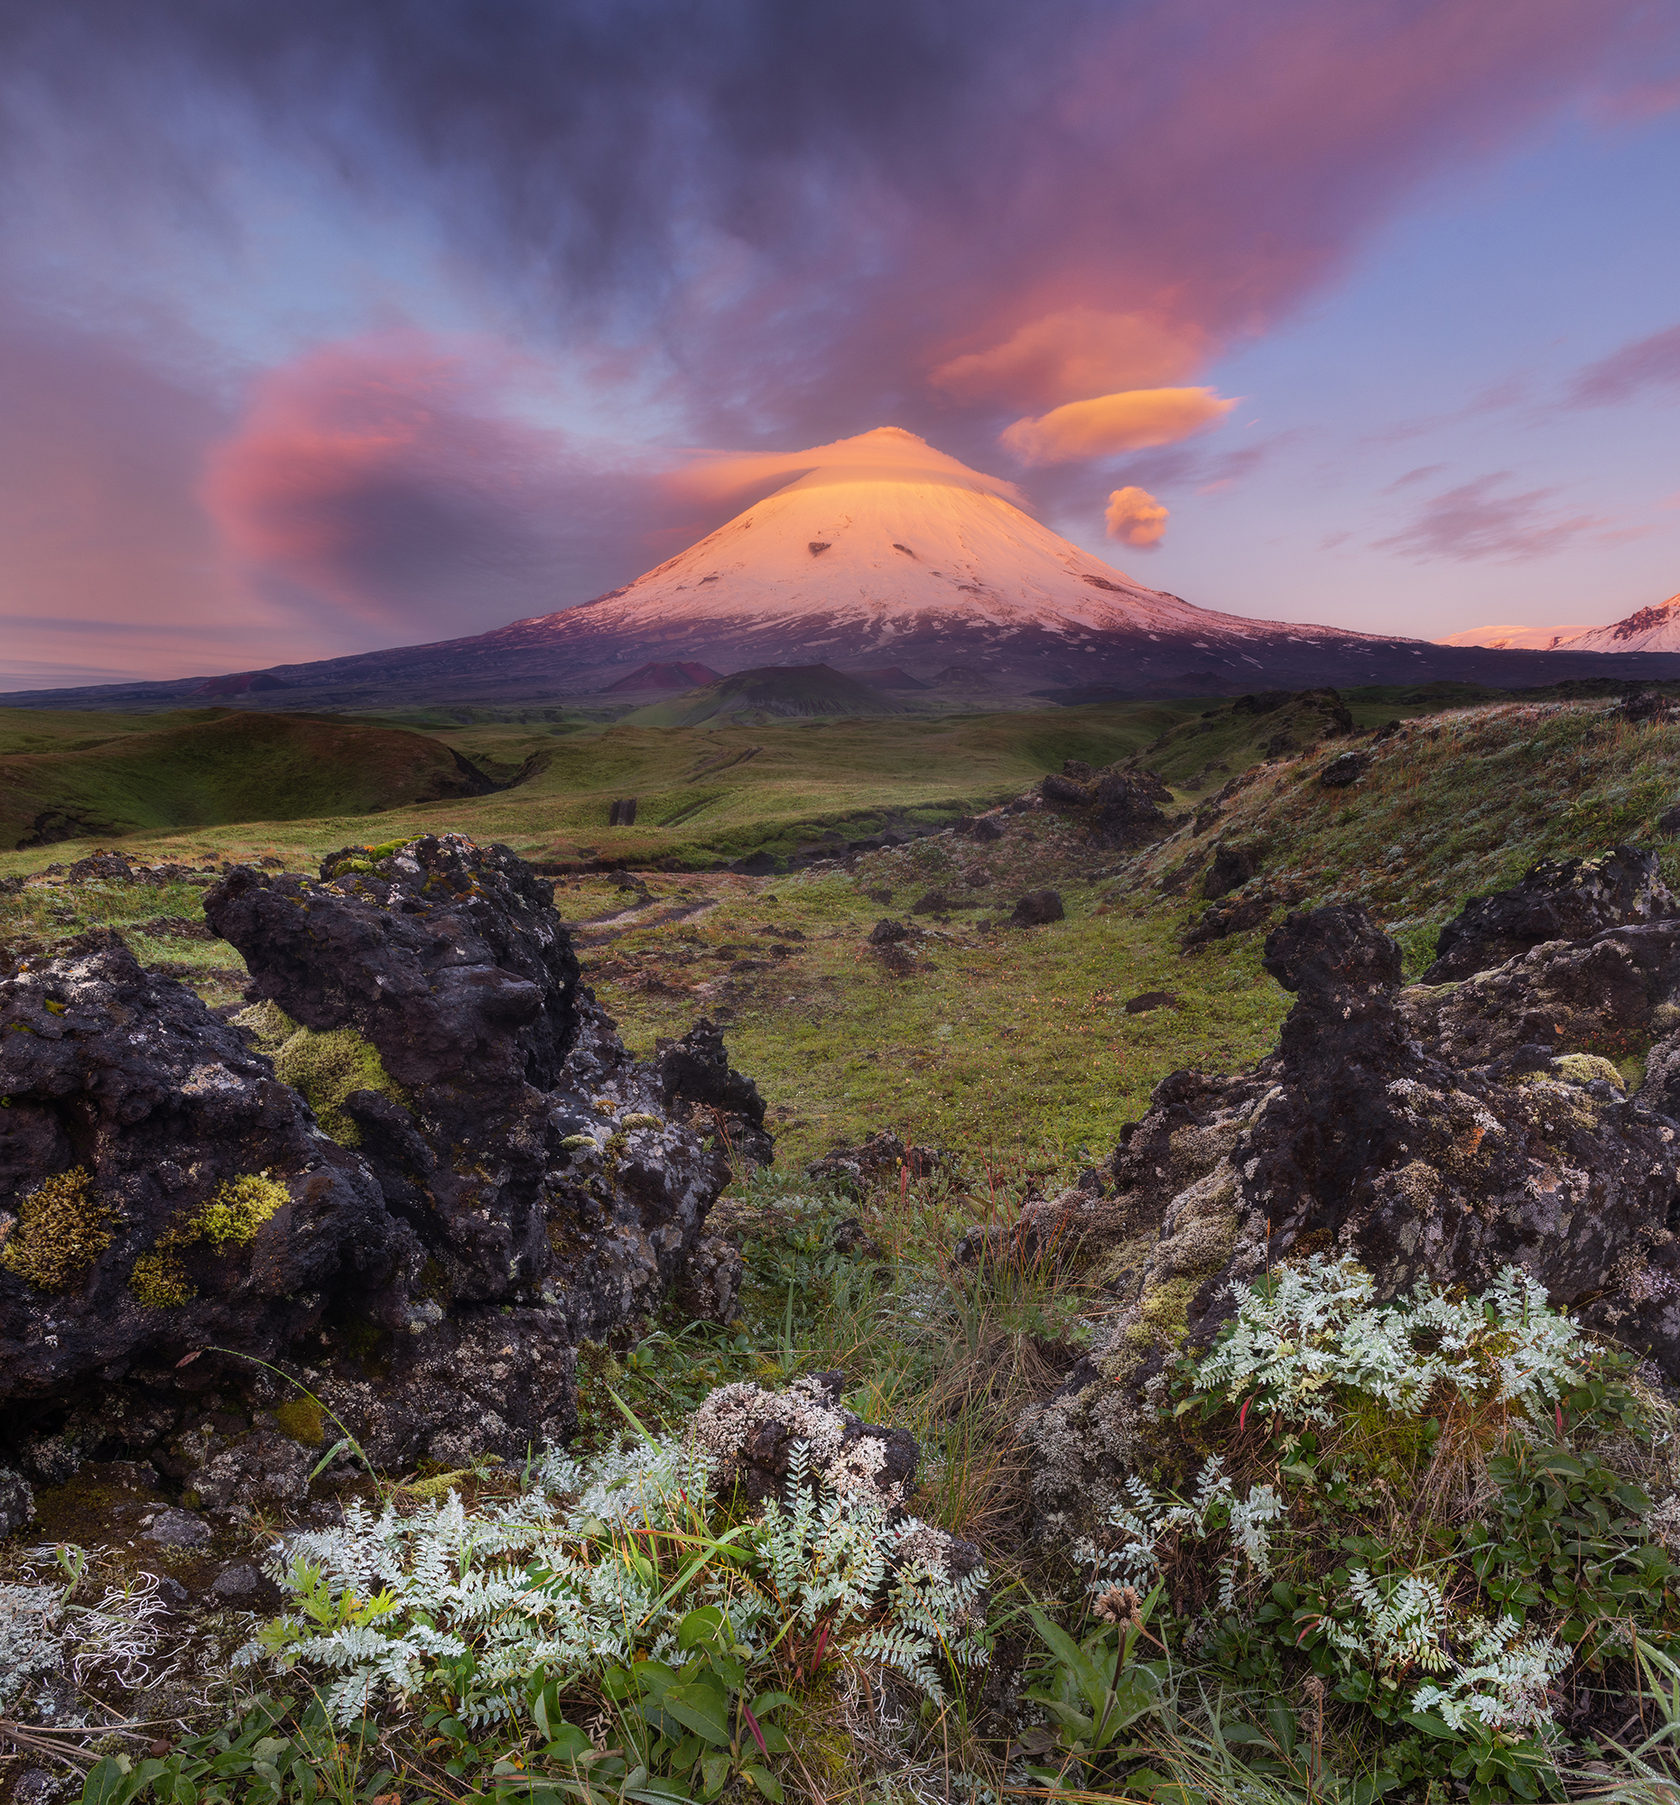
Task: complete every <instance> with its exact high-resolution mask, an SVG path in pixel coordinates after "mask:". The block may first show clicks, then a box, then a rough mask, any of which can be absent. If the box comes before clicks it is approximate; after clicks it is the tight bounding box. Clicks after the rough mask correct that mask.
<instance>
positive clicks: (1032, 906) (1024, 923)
mask: <svg viewBox="0 0 1680 1805" xmlns="http://www.w3.org/2000/svg"><path fill="white" fill-rule="evenodd" d="M1066 917H1067V910H1066V909H1065V908H1064V907H1063V906H1062V899H1061V895H1060V893H1059V892H1058V891H1055V890H1029V891H1028V892H1027V893H1026V895H1025V896H1023V897H1022V898H1021V899H1020V901H1018V902H1017V903H1016V905H1015V907H1014V909H1013V910H1011V912H1010V916H1009V920H1010V924H1011V925H1012V926H1014V927H1018V928H1041V927H1046V926H1048V925H1049V923H1051V922H1052V921H1062V920H1065V919H1066Z"/></svg>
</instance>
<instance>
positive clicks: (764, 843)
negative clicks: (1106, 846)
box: [0, 704, 1184, 873]
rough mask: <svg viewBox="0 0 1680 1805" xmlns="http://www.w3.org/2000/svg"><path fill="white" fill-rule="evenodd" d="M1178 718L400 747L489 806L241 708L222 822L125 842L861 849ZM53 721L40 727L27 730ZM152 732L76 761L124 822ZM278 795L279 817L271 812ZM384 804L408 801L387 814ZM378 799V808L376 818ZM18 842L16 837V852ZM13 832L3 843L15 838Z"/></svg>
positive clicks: (325, 847) (616, 730)
mask: <svg viewBox="0 0 1680 1805" xmlns="http://www.w3.org/2000/svg"><path fill="white" fill-rule="evenodd" d="M16 712H20V713H21V712H22V711H16ZM1183 712H1184V706H1183V705H1179V704H1127V705H1121V704H1115V705H1109V706H1102V707H1094V708H1075V709H1048V710H1045V711H1043V712H1042V713H1021V714H1007V715H974V716H953V717H948V718H945V719H940V720H934V719H910V718H905V717H892V718H886V717H882V718H871V719H848V720H836V721H827V720H811V721H800V722H783V723H776V724H774V725H769V726H763V727H751V728H743V727H735V726H725V727H718V728H714V729H686V728H674V727H667V728H657V727H632V726H626V725H613V726H608V727H592V728H585V729H583V730H581V731H577V732H570V731H566V730H565V729H566V726H567V724H566V723H558V722H551V721H541V722H539V721H522V722H512V721H507V722H494V723H490V722H485V723H477V724H470V725H463V726H459V727H457V728H454V729H452V730H448V729H442V728H440V729H439V730H438V733H437V737H436V739H430V740H428V739H424V738H422V737H421V736H418V735H414V734H405V735H403V736H402V739H403V741H404V742H405V743H407V744H410V745H412V746H428V745H429V746H434V747H435V746H437V745H438V743H439V742H440V741H442V742H445V743H447V745H449V746H452V747H454V748H456V749H457V750H459V751H460V752H462V753H463V754H464V755H465V756H466V757H467V758H469V759H470V760H472V762H473V763H474V764H475V765H477V766H479V767H480V768H481V769H483V770H484V771H486V773H487V774H489V775H491V776H492V777H494V778H495V779H496V780H497V781H500V782H509V781H511V780H512V779H513V778H515V777H517V776H520V775H521V774H523V776H524V780H523V781H522V782H520V783H519V784H518V786H517V787H516V788H513V789H509V790H505V791H502V792H499V793H497V794H494V795H489V796H480V797H467V798H461V799H457V800H453V801H440V802H421V803H413V802H409V803H402V802H400V801H399V800H397V799H395V798H391V797H389V796H388V794H387V793H386V792H383V791H382V792H379V793H377V794H375V795H372V796H370V795H369V794H368V791H367V788H366V787H362V788H358V786H363V785H364V784H365V781H366V780H365V778H364V776H363V774H362V773H363V770H364V768H365V763H366V760H367V759H368V757H369V754H370V752H371V751H372V750H374V749H376V748H377V747H378V746H380V745H382V744H387V743H390V744H394V743H395V739H394V731H393V730H387V729H381V730H380V731H381V732H384V733H387V734H388V735H391V736H392V738H391V739H390V740H388V741H380V740H377V739H371V738H357V737H355V736H365V735H371V734H372V733H373V732H374V729H373V728H372V727H371V726H370V725H369V724H366V723H358V722H350V721H345V722H343V723H340V724H338V727H339V731H340V732H342V734H343V735H344V736H345V738H344V740H343V741H342V742H341V743H340V745H339V748H338V750H337V751H336V752H334V753H333V754H332V756H331V758H330V759H329V760H328V761H327V765H328V768H329V769H331V770H333V771H334V772H335V773H336V779H335V780H336V782H337V783H338V784H339V786H340V787H339V789H338V790H337V791H336V792H329V793H325V794H323V793H321V792H320V791H319V790H315V791H309V790H306V789H305V788H304V787H303V785H302V780H301V779H300V778H296V777H294V776H292V775H291V774H290V773H289V772H287V771H284V770H281V769H279V768H277V765H276V760H275V756H274V753H273V750H272V749H271V748H270V747H268V746H267V745H266V744H265V743H264V742H263V741H262V740H261V738H260V736H258V737H255V738H253V740H252V742H251V745H250V748H249V750H248V751H246V750H240V749H239V741H240V734H241V731H242V729H243V730H245V731H249V730H250V728H251V723H252V721H253V717H251V716H249V715H243V716H240V715H231V716H227V717H223V718H219V719H218V720H216V721H215V722H213V723H211V724H210V726H209V728H208V729H207V731H210V732H214V733H216V734H219V735H221V736H223V738H224V744H225V742H232V749H231V750H230V752H229V762H230V775H229V776H228V777H227V779H226V781H225V784H224V787H223V789H222V791H221V792H220V797H221V799H220V801H219V802H218V803H217V808H216V811H215V812H212V811H211V810H210V809H209V808H208V807H207V808H206V809H204V810H203V811H202V812H200V813H198V814H196V815H193V816H183V817H182V818H181V820H180V823H179V824H178V826H176V827H171V826H170V825H169V824H168V823H167V822H165V821H163V820H161V819H159V818H158V817H157V816H156V815H154V816H153V818H152V820H151V824H150V825H149V826H147V827H145V828H143V829H142V830H141V831H137V832H134V833H131V834H129V835H128V836H127V841H128V843H129V844H130V845H131V846H132V847H133V849H134V851H135V854H136V856H141V857H146V858H152V859H163V858H196V857H216V858H234V859H239V858H247V857H251V856H253V855H256V854H260V853H263V852H271V853H275V854H277V855H278V856H281V857H283V858H285V859H286V860H287V861H288V863H292V864H304V863H313V862H315V861H317V860H319V859H320V857H321V856H322V855H323V854H324V853H326V852H330V851H332V850H334V849H335V848H337V847H339V846H343V845H345V844H346V843H348V842H351V841H357V840H366V841H376V842H383V841H385V840H390V839H394V838H400V837H404V836H408V835H414V834H421V833H443V832H461V833H467V834H471V835H473V836H474V837H475V838H477V839H481V840H501V841H504V842H506V843H507V844H508V845H510V846H512V847H513V848H514V850H515V851H516V852H519V853H521V854H522V855H524V856H525V857H528V858H534V859H538V860H562V861H563V860H578V859H592V858H596V857H608V858H612V859H615V860H623V861H624V862H626V863H629V864H635V865H651V864H655V863H660V862H665V863H671V864H676V865H681V864H685V863H686V864H696V863H699V864H716V863H718V862H719V861H721V860H724V859H733V858H737V857H740V856H741V855H743V854H745V853H750V852H754V851H758V850H762V849H768V850H770V851H772V852H779V853H786V852H789V851H792V850H793V849H794V848H795V847H796V846H798V845H800V844H802V843H804V842H807V841H810V840H815V839H818V838H820V837H821V836H822V835H823V834H824V833H825V832H829V833H834V834H837V835H839V836H840V837H841V838H846V839H850V838H857V837H861V836H863V835H865V834H869V833H872V832H876V831H879V830H880V829H881V828H882V827H883V826H886V825H890V824H892V823H895V822H909V823H912V824H914V823H928V822H936V821H940V820H949V819H951V818H952V817H954V816H956V815H958V814H961V813H963V812H964V811H966V810H971V809H974V808H977V807H982V806H985V805H987V804H989V803H992V802H996V801H999V800H1002V799H1003V798H1005V797H1008V796H1012V795H1015V794H1017V793H1018V792H1019V791H1021V790H1022V789H1024V788H1025V787H1026V786H1027V785H1028V784H1030V783H1032V782H1033V781H1034V780H1035V779H1036V778H1037V777H1039V776H1041V775H1042V774H1043V773H1044V772H1046V771H1050V770H1055V769H1058V768H1059V767H1060V765H1061V763H1062V761H1063V760H1064V759H1066V758H1083V759H1086V760H1087V761H1089V762H1090V763H1092V764H1106V763H1108V762H1110V761H1112V760H1114V759H1116V758H1120V757H1123V756H1125V755H1126V754H1127V753H1129V752H1132V751H1134V750H1136V748H1138V747H1139V746H1142V745H1144V744H1146V743H1147V742H1148V741H1149V740H1151V739H1153V738H1154V737H1155V735H1156V734H1157V733H1159V732H1160V731H1161V729H1162V727H1163V726H1167V725H1170V724H1171V723H1172V722H1173V721H1175V720H1177V719H1178V718H1180V715H1181V714H1182V713H1183ZM80 718H82V719H85V718H86V717H80ZM100 718H103V719H109V718H114V717H100ZM150 718H152V719H155V718H156V717H150ZM257 718H258V719H268V718H272V717H257ZM54 719H55V717H52V716H41V715H35V714H31V715H30V716H29V720H30V721H31V722H35V721H43V720H44V721H46V722H47V723H49V724H50V723H51V722H52V721H53V720H54ZM298 725H299V727H300V729H301V728H303V727H305V726H307V725H309V723H308V722H307V721H304V722H299V723H298ZM45 730H46V729H45V728H43V731H45ZM169 731H176V730H169ZM194 731H197V730H194ZM159 737H160V738H161V737H165V736H159ZM151 739H152V736H148V735H142V734H137V733H130V734H129V735H128V738H127V739H126V740H125V741H124V742H123V744H124V745H125V746H127V745H129V744H130V743H132V745H133V746H134V747H135V748H136V750H135V751H134V753H133V757H132V759H127V758H124V757H121V756H119V755H118V752H116V751H113V750H111V749H110V748H103V749H102V748H94V749H91V750H90V751H88V752H86V753H85V754H84V753H76V754H72V755H68V756H69V757H70V758H79V757H86V758H87V759H88V760H89V761H90V764H89V767H88V769H89V771H90V772H92V773H94V774H95V775H94V776H90V777H89V778H88V780H87V786H88V788H89V789H90V790H91V791H92V793H93V799H94V800H99V799H100V798H106V799H107V806H109V807H110V808H111V809H112V811H113V818H114V810H115V809H116V807H117V806H118V799H121V805H122V806H126V807H129V808H130V810H131V812H132V811H133V810H134V809H138V808H139V807H141V806H142V803H143V800H144V795H146V794H152V793H153V789H151V788H148V786H154V787H155V786H156V785H157V783H158V781H159V779H158V764H157V759H158V749H157V748H156V747H155V746H154V745H152V744H151ZM142 749H143V750H142ZM14 762H15V761H14ZM18 781H19V788H18V791H17V799H16V800H13V801H11V802H10V803H9V804H8V806H9V807H12V808H14V809H15V810H17V812H18V813H19V815H20V816H22V817H23V819H24V820H25V822H27V820H29V819H32V818H33V816H34V814H35V813H36V812H38V810H39V808H40V807H42V806H45V805H46V803H47V802H51V801H52V800H53V798H52V797H50V796H47V797H45V801H36V802H34V803H33V804H32V805H29V804H25V803H24V802H23V801H22V798H23V796H24V795H25V793H26V792H27V794H29V795H31V796H33V795H34V794H36V792H35V791H34V790H28V787H27V785H25V784H24V783H23V781H22V779H21V778H20V779H19V780H18ZM30 781H31V782H35V781H37V780H36V779H34V778H31V780H30ZM39 781H40V782H42V783H44V782H45V779H41V780H39ZM53 781H54V782H65V781H67V780H64V779H60V778H54V779H53ZM137 785H138V788H139V792H141V793H138V794H137V792H136V786H137ZM65 793H66V794H67V795H68V794H69V793H70V792H69V791H66V792H65ZM43 794H44V792H43ZM622 796H636V797H637V798H639V802H640V809H639V815H638V820H637V823H636V825H635V826H634V827H630V828H609V827H608V826H607V816H608V810H609V808H610V806H611V804H612V802H613V801H614V800H615V799H616V798H618V797H622ZM276 798H279V799H280V800H281V802H282V803H283V804H284V806H283V807H276V806H275V799H276ZM387 800H389V801H391V802H392V804H393V805H392V806H389V807H387V806H385V803H386V801H387ZM370 803H374V804H377V805H378V806H379V809H380V812H379V813H378V814H377V815H376V816H374V817H372V818H370V817H369V816H368V814H367V812H366V810H367V808H368V806H369V805H370ZM26 808H27V813H25V809H26ZM305 817H311V818H307V819H306V818H305ZM195 822H202V823H204V825H203V827H202V829H200V828H198V827H196V826H194V827H193V828H192V831H190V832H183V831H180V828H181V827H185V826H187V825H189V824H190V823H195ZM22 831H23V829H21V828H20V829H19V831H18V832H16V833H12V834H11V835H10V836H9V838H10V840H11V841H12V842H13V843H15V841H16V839H17V838H19V837H20V835H21V833H22ZM116 831H119V830H118V829H111V830H106V829H101V830H100V832H99V833H98V834H97V835H93V836H89V837H88V838H86V839H84V840H79V841H66V842H64V844H63V847H62V849H60V848H57V847H55V848H54V850H53V851H52V852H51V854H50V855H48V856H50V857H52V858H55V859H60V860H63V859H68V858H74V857H76V856H78V855H79V853H81V852H84V851H86V850H88V849H89V848H90V847H91V846H92V845H93V844H94V843H95V841H96V840H98V841H100V842H103V841H105V840H107V839H109V838H110V837H111V834H112V833H113V832H116ZM7 838H8V836H7V835H6V834H5V833H4V832H0V841H4V840H6V839H7ZM43 862H45V861H44V859H43V857H42V855H41V854H40V853H39V852H38V851H31V852H13V853H0V873H4V872H9V871H27V870H33V869H38V868H39V866H40V865H41V864H42V863H43Z"/></svg>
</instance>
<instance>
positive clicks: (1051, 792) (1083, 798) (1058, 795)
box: [1038, 767, 1095, 808]
mask: <svg viewBox="0 0 1680 1805" xmlns="http://www.w3.org/2000/svg"><path fill="white" fill-rule="evenodd" d="M1087 768H1088V767H1087ZM1038 793H1039V795H1040V796H1042V797H1043V798H1044V800H1045V801H1046V802H1048V803H1051V804H1056V803H1064V804H1072V805H1073V806H1075V807H1077V808H1088V807H1089V806H1090V804H1091V803H1092V802H1093V801H1094V800H1095V798H1094V796H1093V795H1092V792H1091V781H1090V778H1089V777H1086V778H1077V777H1074V776H1073V775H1071V774H1069V775H1068V776H1065V777H1063V776H1060V775H1058V774H1057V773H1056V772H1051V774H1050V775H1049V776H1048V777H1046V778H1043V779H1041V781H1040V783H1039V786H1038Z"/></svg>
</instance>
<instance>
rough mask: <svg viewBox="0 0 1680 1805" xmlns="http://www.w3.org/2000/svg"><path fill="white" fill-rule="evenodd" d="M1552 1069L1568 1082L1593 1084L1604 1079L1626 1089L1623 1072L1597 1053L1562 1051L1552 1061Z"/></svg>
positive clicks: (1606, 1082)
mask: <svg viewBox="0 0 1680 1805" xmlns="http://www.w3.org/2000/svg"><path fill="white" fill-rule="evenodd" d="M1552 1070H1553V1071H1554V1072H1556V1073H1557V1075H1558V1076H1559V1077H1560V1078H1562V1079H1563V1080H1564V1081H1565V1083H1568V1084H1592V1083H1594V1082H1596V1081H1598V1080H1602V1081H1603V1082H1604V1083H1605V1084H1613V1085H1614V1086H1615V1087H1616V1089H1617V1090H1622V1089H1624V1088H1625V1087H1624V1085H1623V1083H1622V1074H1621V1073H1620V1072H1619V1071H1617V1069H1616V1068H1615V1066H1614V1065H1612V1064H1611V1062H1610V1061H1609V1060H1608V1059H1605V1058H1603V1057H1601V1056H1600V1055H1599V1054H1597V1053H1561V1054H1559V1055H1558V1057H1557V1058H1556V1059H1554V1060H1553V1061H1552Z"/></svg>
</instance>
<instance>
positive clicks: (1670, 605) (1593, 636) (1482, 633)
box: [1436, 595, 1680, 652]
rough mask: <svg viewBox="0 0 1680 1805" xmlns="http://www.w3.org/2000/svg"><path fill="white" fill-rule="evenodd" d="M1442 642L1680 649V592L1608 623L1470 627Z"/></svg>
mask: <svg viewBox="0 0 1680 1805" xmlns="http://www.w3.org/2000/svg"><path fill="white" fill-rule="evenodd" d="M1436 644H1437V645H1443V646H1487V647H1489V648H1492V649H1495V650H1500V651H1512V650H1526V651H1531V652H1557V651H1563V650H1565V649H1567V650H1569V651H1571V652H1680V595H1671V596H1670V597H1669V598H1668V600H1667V601H1666V602H1662V603H1660V604H1659V605H1658V606H1657V607H1655V608H1641V609H1639V610H1638V611H1637V612H1636V613H1633V614H1630V615H1628V616H1627V618H1626V619H1625V620H1618V621H1612V622H1611V623H1610V625H1609V626H1607V627H1585V626H1575V627H1512V626H1504V627H1470V628H1467V629H1466V630H1465V631H1464V632H1462V633H1449V634H1448V635H1447V637H1446V638H1445V639H1441V640H1437V641H1436Z"/></svg>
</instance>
